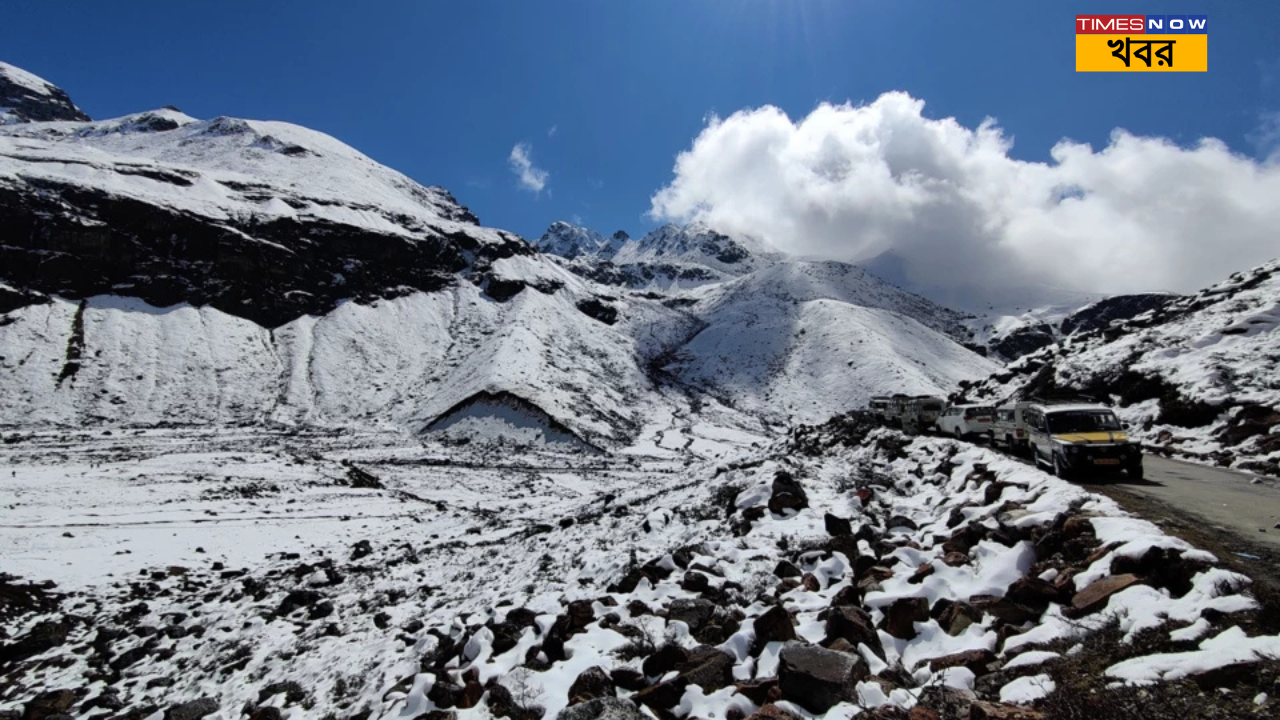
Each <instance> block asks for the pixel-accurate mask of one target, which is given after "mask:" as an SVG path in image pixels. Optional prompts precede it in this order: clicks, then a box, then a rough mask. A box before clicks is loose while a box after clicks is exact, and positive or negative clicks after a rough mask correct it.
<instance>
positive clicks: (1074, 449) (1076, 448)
mask: <svg viewBox="0 0 1280 720" xmlns="http://www.w3.org/2000/svg"><path fill="white" fill-rule="evenodd" d="M1062 449H1063V450H1066V451H1067V454H1068V455H1075V454H1076V453H1077V452H1079V451H1080V446H1078V445H1063V446H1062Z"/></svg>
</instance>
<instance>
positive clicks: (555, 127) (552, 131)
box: [547, 125, 560, 137]
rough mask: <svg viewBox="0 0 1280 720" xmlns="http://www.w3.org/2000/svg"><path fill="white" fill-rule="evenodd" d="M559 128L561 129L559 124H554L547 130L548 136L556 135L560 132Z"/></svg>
mask: <svg viewBox="0 0 1280 720" xmlns="http://www.w3.org/2000/svg"><path fill="white" fill-rule="evenodd" d="M559 130H560V126H559V125H552V126H551V128H550V129H549V130H547V137H555V136H556V132H558V131H559Z"/></svg>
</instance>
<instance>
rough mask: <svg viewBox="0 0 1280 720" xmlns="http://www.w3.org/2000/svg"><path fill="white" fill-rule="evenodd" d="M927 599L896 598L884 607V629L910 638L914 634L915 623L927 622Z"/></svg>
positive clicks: (897, 636) (904, 638)
mask: <svg viewBox="0 0 1280 720" xmlns="http://www.w3.org/2000/svg"><path fill="white" fill-rule="evenodd" d="M928 620H929V600H928V599H926V598H922V597H910V598H898V599H897V600H894V601H893V604H892V605H890V606H889V607H887V608H885V611H884V630H885V632H887V633H889V634H890V635H892V636H894V637H896V638H901V639H903V640H911V639H913V638H915V636H916V627H915V624H916V623H918V622H928Z"/></svg>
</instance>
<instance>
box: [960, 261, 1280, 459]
mask: <svg viewBox="0 0 1280 720" xmlns="http://www.w3.org/2000/svg"><path fill="white" fill-rule="evenodd" d="M1139 297H1140V298H1141V297H1142V296H1139ZM1138 302H1147V300H1141V299H1140V300H1139V301H1138ZM1150 302H1152V303H1153V305H1154V307H1153V308H1152V309H1149V310H1146V311H1144V312H1142V313H1140V314H1137V315H1135V316H1133V317H1131V318H1128V319H1120V320H1116V321H1110V320H1108V318H1109V317H1110V316H1111V315H1112V311H1120V312H1121V314H1122V315H1123V313H1124V312H1127V309H1125V308H1123V307H1119V308H1118V307H1115V305H1118V304H1119V301H1116V302H1115V303H1111V304H1103V303H1100V304H1099V305H1097V306H1094V307H1092V308H1086V309H1085V310H1082V311H1080V312H1079V313H1076V314H1075V315H1073V316H1072V317H1073V318H1074V319H1072V320H1071V321H1070V322H1067V321H1064V322H1063V325H1062V328H1063V330H1064V331H1066V332H1068V334H1067V335H1066V337H1064V338H1063V339H1062V340H1061V341H1059V342H1056V343H1054V344H1052V345H1049V346H1047V347H1044V348H1042V349H1040V350H1038V351H1036V352H1033V353H1031V354H1029V355H1027V356H1025V357H1023V358H1021V359H1020V360H1018V361H1016V362H1014V363H1011V364H1010V365H1009V366H1008V368H1007V369H1006V370H1004V371H1001V372H999V373H997V374H995V375H993V376H992V377H991V378H989V379H988V380H986V381H984V382H983V383H980V384H979V385H977V386H976V387H974V388H970V389H969V390H968V391H967V392H966V394H967V395H968V396H969V397H971V398H980V399H1002V398H1006V397H1012V396H1028V395H1034V394H1053V393H1062V392H1068V393H1070V392H1075V393H1085V394H1088V395H1092V396H1094V397H1097V398H1100V399H1104V400H1110V401H1114V402H1116V403H1117V404H1118V405H1119V412H1120V414H1121V416H1122V417H1123V418H1124V419H1126V420H1127V421H1129V422H1131V423H1133V425H1134V431H1135V432H1136V433H1137V434H1138V435H1139V436H1140V437H1142V438H1143V439H1144V441H1146V442H1147V443H1148V444H1151V445H1158V446H1161V447H1162V448H1165V449H1167V450H1168V451H1170V452H1174V453H1181V454H1184V455H1189V456H1193V457H1198V458H1202V459H1205V460H1210V461H1213V462H1217V463H1220V464H1223V465H1232V466H1235V467H1240V468H1243V469H1251V470H1256V471H1259V472H1268V473H1270V474H1273V475H1276V474H1280V411H1278V409H1280V371H1278V368H1280V260H1278V261H1273V262H1271V263H1268V264H1266V265H1262V266H1260V267H1256V268H1253V269H1252V270H1248V271H1245V272H1240V273H1236V274H1234V275H1232V276H1231V277H1230V278H1228V279H1226V280H1224V281H1223V282H1221V283H1219V284H1217V285H1214V286H1213V287H1210V288H1207V289H1205V290H1201V291H1200V292H1198V293H1195V294H1193V295H1187V296H1184V297H1177V296H1174V297H1164V296H1157V297H1155V298H1152V299H1150Z"/></svg>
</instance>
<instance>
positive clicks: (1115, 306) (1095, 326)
mask: <svg viewBox="0 0 1280 720" xmlns="http://www.w3.org/2000/svg"><path fill="white" fill-rule="evenodd" d="M1177 297H1178V296H1177V295H1166V294H1163V293H1139V294H1136V295H1116V296H1115V297H1109V298H1107V299H1106V300H1100V301H1098V302H1096V303H1094V304H1092V305H1090V306H1088V307H1086V308H1082V309H1080V310H1077V311H1076V312H1074V313H1072V314H1071V315H1069V316H1067V317H1066V319H1064V320H1063V321H1062V334H1063V335H1064V336H1065V335H1070V334H1072V333H1074V332H1087V331H1089V330H1101V329H1103V328H1105V327H1107V326H1108V325H1110V324H1111V321H1113V320H1128V319H1129V318H1132V317H1136V316H1138V315H1141V314H1142V313H1144V312H1147V311H1148V310H1158V309H1160V308H1162V307H1164V306H1165V305H1167V304H1169V302H1171V301H1173V300H1175V299H1177Z"/></svg>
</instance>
